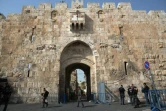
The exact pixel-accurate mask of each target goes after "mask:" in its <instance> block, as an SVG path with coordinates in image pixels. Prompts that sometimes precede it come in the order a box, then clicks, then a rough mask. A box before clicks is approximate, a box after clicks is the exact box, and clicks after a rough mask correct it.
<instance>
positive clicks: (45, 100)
mask: <svg viewBox="0 0 166 111" xmlns="http://www.w3.org/2000/svg"><path fill="white" fill-rule="evenodd" d="M48 94H49V92H48V91H47V90H46V89H45V88H44V95H43V108H44V107H45V104H46V107H48V100H47V97H48Z"/></svg>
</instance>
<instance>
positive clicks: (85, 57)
mask: <svg viewBox="0 0 166 111" xmlns="http://www.w3.org/2000/svg"><path fill="white" fill-rule="evenodd" d="M77 68H79V69H82V70H83V71H84V72H85V74H86V76H87V85H88V86H87V87H88V88H87V90H88V91H87V100H89V99H90V94H91V92H96V90H97V85H96V81H95V80H96V79H95V78H96V75H95V64H94V56H93V54H92V50H91V48H90V47H89V45H88V44H86V43H84V42H82V41H79V40H77V41H73V42H71V43H69V44H68V45H67V46H66V47H65V48H64V49H63V51H62V53H61V57H60V75H59V78H60V79H59V80H60V81H59V85H60V86H59V88H60V92H61V93H67V88H68V87H69V86H68V82H69V80H68V78H70V77H69V76H70V74H71V71H73V70H75V69H77Z"/></svg>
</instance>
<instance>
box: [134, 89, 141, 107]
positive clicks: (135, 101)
mask: <svg viewBox="0 0 166 111" xmlns="http://www.w3.org/2000/svg"><path fill="white" fill-rule="evenodd" d="M137 94H138V89H137V87H134V89H133V97H134V98H133V99H134V108H139V105H140V101H139V99H138V96H137Z"/></svg>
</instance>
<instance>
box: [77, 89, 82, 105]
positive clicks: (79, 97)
mask: <svg viewBox="0 0 166 111" xmlns="http://www.w3.org/2000/svg"><path fill="white" fill-rule="evenodd" d="M77 93H78V105H77V107H79V103H80V102H81V103H82V107H84V103H83V102H82V91H81V88H80V87H78V92H77Z"/></svg>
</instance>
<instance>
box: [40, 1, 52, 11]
mask: <svg viewBox="0 0 166 111" xmlns="http://www.w3.org/2000/svg"><path fill="white" fill-rule="evenodd" d="M51 8H52V4H51V3H41V4H39V6H38V9H41V10H51Z"/></svg>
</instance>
